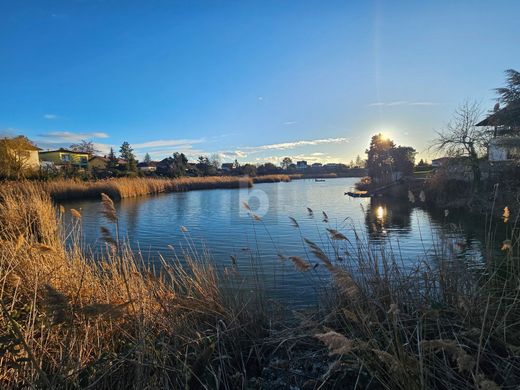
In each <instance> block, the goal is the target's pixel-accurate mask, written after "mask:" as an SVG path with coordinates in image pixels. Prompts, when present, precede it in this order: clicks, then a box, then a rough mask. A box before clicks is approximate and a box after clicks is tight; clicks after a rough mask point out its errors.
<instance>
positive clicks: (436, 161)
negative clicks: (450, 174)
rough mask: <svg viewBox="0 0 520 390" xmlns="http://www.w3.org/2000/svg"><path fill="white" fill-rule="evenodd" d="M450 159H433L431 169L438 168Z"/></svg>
mask: <svg viewBox="0 0 520 390" xmlns="http://www.w3.org/2000/svg"><path fill="white" fill-rule="evenodd" d="M450 159H451V158H450V157H441V158H434V159H433V160H432V168H439V167H441V166H443V165H444V164H446V163H447V162H448V161H449V160H450Z"/></svg>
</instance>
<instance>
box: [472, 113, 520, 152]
mask: <svg viewBox="0 0 520 390" xmlns="http://www.w3.org/2000/svg"><path fill="white" fill-rule="evenodd" d="M493 111H494V112H493V113H492V114H491V115H489V116H488V117H487V118H486V119H484V120H483V121H481V122H479V123H477V126H486V127H492V128H493V138H492V139H491V140H490V141H489V147H488V156H489V161H508V160H518V159H520V103H510V104H508V105H507V106H506V107H504V108H502V109H500V106H499V105H498V103H497V104H496V105H495V108H494V110H493Z"/></svg>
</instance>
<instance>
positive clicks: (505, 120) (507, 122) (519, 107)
mask: <svg viewBox="0 0 520 390" xmlns="http://www.w3.org/2000/svg"><path fill="white" fill-rule="evenodd" d="M476 126H520V102H517V103H509V104H508V105H507V106H505V107H504V108H502V109H500V110H498V111H497V112H494V113H493V114H491V115H490V116H488V117H487V118H486V119H484V120H483V121H481V122H479V123H477V124H476Z"/></svg>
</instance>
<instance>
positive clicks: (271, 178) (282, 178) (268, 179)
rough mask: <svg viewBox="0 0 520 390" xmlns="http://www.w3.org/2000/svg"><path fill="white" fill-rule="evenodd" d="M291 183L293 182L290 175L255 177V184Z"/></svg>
mask: <svg viewBox="0 0 520 390" xmlns="http://www.w3.org/2000/svg"><path fill="white" fill-rule="evenodd" d="M289 181H291V177H290V176H289V175H262V176H255V177H253V183H279V182H289Z"/></svg>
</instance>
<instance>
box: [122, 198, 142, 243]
mask: <svg viewBox="0 0 520 390" xmlns="http://www.w3.org/2000/svg"><path fill="white" fill-rule="evenodd" d="M145 201H146V200H145ZM140 202H143V199H137V198H126V199H121V206H120V208H119V213H120V214H122V215H120V216H119V218H120V219H121V217H124V219H123V220H124V222H125V226H124V230H125V234H127V235H128V236H129V237H135V236H136V234H137V231H138V230H139V226H140V223H141V222H142V221H140V219H139V203H140Z"/></svg>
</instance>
